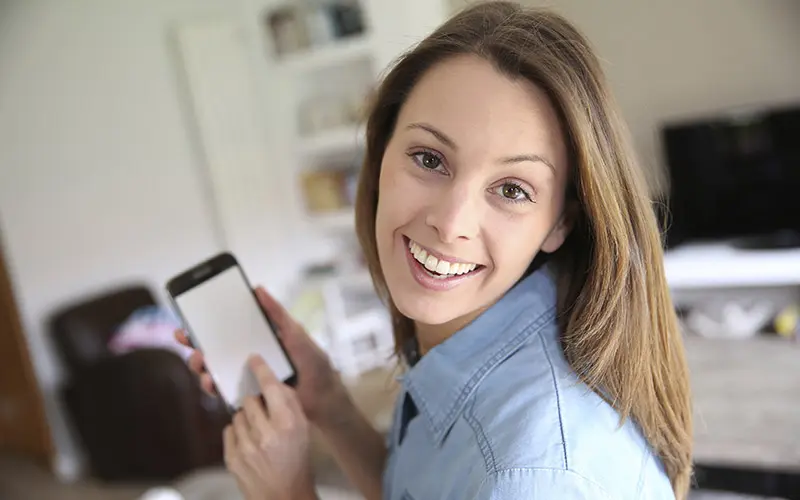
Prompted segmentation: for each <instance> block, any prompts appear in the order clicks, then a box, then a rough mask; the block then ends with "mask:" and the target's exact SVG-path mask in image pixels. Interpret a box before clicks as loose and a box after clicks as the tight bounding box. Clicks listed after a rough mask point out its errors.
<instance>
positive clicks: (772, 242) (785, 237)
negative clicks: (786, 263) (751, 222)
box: [731, 230, 800, 250]
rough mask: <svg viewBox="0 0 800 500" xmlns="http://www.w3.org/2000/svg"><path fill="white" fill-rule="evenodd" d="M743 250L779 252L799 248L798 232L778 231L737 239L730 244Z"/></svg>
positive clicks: (799, 233)
mask: <svg viewBox="0 0 800 500" xmlns="http://www.w3.org/2000/svg"><path fill="white" fill-rule="evenodd" d="M731 243H732V244H733V246H734V247H735V248H741V249H743V250H780V249H791V248H800V232H798V231H789V230H786V231H778V232H776V233H770V234H762V235H758V236H746V237H743V238H737V239H735V240H733V241H732V242H731Z"/></svg>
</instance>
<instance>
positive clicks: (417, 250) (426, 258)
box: [403, 236, 486, 290]
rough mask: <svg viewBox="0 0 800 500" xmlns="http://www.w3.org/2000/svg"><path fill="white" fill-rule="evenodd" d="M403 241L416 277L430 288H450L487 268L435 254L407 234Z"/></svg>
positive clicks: (420, 282)
mask: <svg viewBox="0 0 800 500" xmlns="http://www.w3.org/2000/svg"><path fill="white" fill-rule="evenodd" d="M403 241H404V242H405V244H406V254H407V256H408V260H409V265H410V266H411V268H412V269H411V270H412V274H413V275H414V278H416V280H417V282H419V284H421V285H422V286H424V287H426V288H429V289H433V290H448V289H450V288H453V287H455V286H456V285H458V284H461V283H462V282H464V281H466V280H468V279H469V278H472V277H474V276H475V275H477V274H478V273H480V272H481V271H483V270H484V269H485V268H486V266H484V265H481V264H476V263H473V262H466V261H463V260H458V259H453V258H448V257H445V256H442V255H440V254H434V252H433V251H431V250H430V249H427V248H425V247H423V246H422V245H420V244H419V243H417V242H415V241H414V240H412V239H410V238H408V237H406V236H403Z"/></svg>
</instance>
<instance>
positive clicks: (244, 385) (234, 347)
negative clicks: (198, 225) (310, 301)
mask: <svg viewBox="0 0 800 500" xmlns="http://www.w3.org/2000/svg"><path fill="white" fill-rule="evenodd" d="M167 292H168V293H169V296H170V298H171V300H172V303H173V306H174V307H175V309H176V312H177V313H178V315H179V316H180V318H181V320H182V321H183V325H184V329H185V330H186V333H187V335H188V337H189V341H190V342H191V343H192V346H193V347H194V348H195V349H199V350H201V351H202V352H203V357H204V358H205V363H206V370H208V373H209V375H211V378H212V380H213V381H214V385H215V386H216V389H217V392H218V393H219V395H220V397H222V399H223V400H224V401H225V404H226V405H227V406H228V409H229V411H231V412H235V411H237V410H239V409H240V408H241V407H242V403H243V401H244V398H246V397H247V396H258V395H260V394H261V391H260V388H259V385H258V382H257V381H256V379H255V376H253V374H252V372H251V371H250V369H249V367H248V366H247V359H248V358H249V357H250V355H252V354H260V355H261V356H262V357H263V358H264V360H265V361H266V362H267V364H268V365H269V367H270V368H271V369H272V371H273V372H274V373H275V375H276V376H277V377H278V379H280V380H282V381H283V382H284V383H285V384H289V385H294V384H295V383H296V382H297V371H296V370H295V368H294V365H293V364H292V361H291V360H290V359H289V356H288V355H287V354H286V349H284V347H283V344H282V343H281V341H280V338H278V336H277V334H276V329H275V325H274V324H273V322H272V321H271V320H270V318H269V317H268V316H267V314H266V312H265V311H264V310H263V309H262V308H261V305H260V304H259V303H258V300H257V298H256V295H255V291H254V290H253V288H252V286H251V285H250V283H249V281H248V280H247V277H246V276H245V274H244V272H243V271H242V269H241V267H240V266H239V264H238V262H237V261H236V258H235V257H234V256H233V255H231V254H230V253H221V254H219V255H217V256H215V257H212V258H210V259H208V260H206V261H205V262H201V263H200V264H198V265H196V266H194V267H192V268H191V269H189V270H187V271H186V272H183V273H181V274H179V275H178V276H175V277H174V278H172V279H171V280H169V282H167Z"/></svg>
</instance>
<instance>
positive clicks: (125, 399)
mask: <svg viewBox="0 0 800 500" xmlns="http://www.w3.org/2000/svg"><path fill="white" fill-rule="evenodd" d="M70 393H71V394H70V395H69V398H70V399H71V400H72V401H71V402H70V406H71V409H72V412H73V415H76V424H77V425H78V427H79V431H80V432H81V434H82V436H83V438H84V441H86V445H87V447H89V448H90V449H93V450H95V451H96V453H92V458H93V461H94V462H96V463H95V464H93V466H94V467H95V468H111V466H112V465H113V466H114V468H113V469H112V470H110V474H109V473H106V474H102V475H104V476H109V475H110V476H111V477H115V476H116V472H120V473H121V474H123V475H129V474H130V473H131V472H132V471H136V473H138V474H140V475H142V476H150V477H154V478H157V477H158V478H161V477H173V476H176V475H178V474H181V473H183V472H186V471H187V470H190V469H191V468H193V467H195V466H198V465H202V464H207V463H210V462H213V461H215V460H217V461H218V460H219V459H221V457H222V427H223V426H224V424H225V422H226V414H225V412H224V409H223V408H222V406H221V405H218V404H216V401H215V400H214V398H211V397H210V396H208V395H206V394H205V393H204V392H203V391H202V390H201V389H200V386H199V383H198V381H197V379H196V377H195V375H194V374H192V373H191V371H190V370H189V368H188V367H187V366H186V364H185V363H184V362H183V360H181V358H180V357H178V356H177V355H176V354H174V353H172V352H170V351H167V350H162V349H142V350H137V351H132V352H129V353H127V354H124V355H121V356H116V357H110V358H107V359H104V360H102V361H99V362H97V363H94V364H92V365H91V366H90V367H88V368H86V369H84V370H81V372H80V373H76V374H75V378H74V379H73V381H72V387H71V390H70ZM117 469H119V470H117Z"/></svg>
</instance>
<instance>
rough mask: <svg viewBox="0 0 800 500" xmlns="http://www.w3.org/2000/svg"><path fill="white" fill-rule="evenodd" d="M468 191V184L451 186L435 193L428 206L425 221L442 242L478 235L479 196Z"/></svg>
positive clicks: (453, 241) (452, 241)
mask: <svg viewBox="0 0 800 500" xmlns="http://www.w3.org/2000/svg"><path fill="white" fill-rule="evenodd" d="M470 191H471V190H470V189H468V186H463V187H461V188H456V187H455V186H451V188H450V189H447V190H446V192H440V193H437V196H436V199H434V200H433V201H432V203H431V205H430V206H429V209H428V213H427V214H426V217H425V223H426V224H427V225H428V226H430V227H432V228H434V229H435V230H436V232H437V233H438V234H439V240H441V241H442V243H455V242H457V241H458V240H471V239H474V238H475V237H477V236H478V231H479V228H480V203H479V199H478V198H479V197H478V195H477V194H475V193H474V192H472V193H470Z"/></svg>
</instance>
